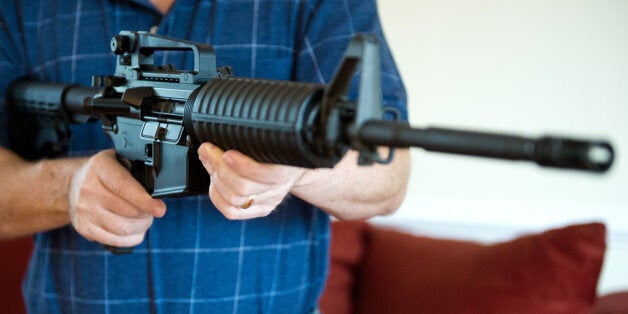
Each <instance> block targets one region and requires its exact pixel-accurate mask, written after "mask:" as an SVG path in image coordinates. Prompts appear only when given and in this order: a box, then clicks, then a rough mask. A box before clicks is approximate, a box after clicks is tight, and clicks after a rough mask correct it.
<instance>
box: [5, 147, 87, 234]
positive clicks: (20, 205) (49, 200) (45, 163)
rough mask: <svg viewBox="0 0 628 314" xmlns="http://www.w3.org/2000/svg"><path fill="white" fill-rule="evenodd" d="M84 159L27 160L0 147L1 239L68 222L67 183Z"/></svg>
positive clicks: (59, 225)
mask: <svg viewBox="0 0 628 314" xmlns="http://www.w3.org/2000/svg"><path fill="white" fill-rule="evenodd" d="M84 162H85V160H83V159H60V160H42V161H38V162H28V161H25V160H23V159H22V158H20V157H19V156H17V155H15V154H14V153H12V152H11V151H9V150H6V149H4V148H0V178H2V180H0V191H2V193H0V239H9V238H16V237H20V236H25V235H30V234H34V233H37V232H40V231H46V230H51V229H54V228H58V227H61V226H64V225H67V224H68V223H69V222H70V216H69V214H68V207H69V206H68V190H69V185H70V184H71V180H72V176H73V174H74V173H75V172H76V170H77V169H78V168H80V166H81V165H82V164H83V163H84Z"/></svg>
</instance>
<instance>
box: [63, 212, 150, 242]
mask: <svg viewBox="0 0 628 314" xmlns="http://www.w3.org/2000/svg"><path fill="white" fill-rule="evenodd" d="M79 211H80V213H79V215H78V216H77V219H78V223H77V224H75V228H79V229H80V224H81V222H90V223H92V224H95V225H97V226H100V227H101V228H102V229H104V230H107V231H108V232H110V233H112V234H116V235H119V236H128V235H133V234H138V233H145V232H146V231H147V230H148V228H150V226H151V224H152V223H153V216H150V215H148V214H144V216H143V217H134V218H129V217H124V216H120V215H118V214H117V213H115V212H113V211H110V210H109V209H107V208H104V207H102V206H91V207H89V208H80V209H79ZM77 225H78V227H77Z"/></svg>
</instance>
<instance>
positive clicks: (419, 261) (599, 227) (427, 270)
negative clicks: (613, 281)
mask: <svg viewBox="0 0 628 314" xmlns="http://www.w3.org/2000/svg"><path fill="white" fill-rule="evenodd" d="M368 245H369V248H368V250H367V252H366V253H365V256H364V267H363V271H362V278H361V280H362V282H361V290H360V295H359V300H360V302H359V312H360V313H589V312H590V311H591V310H592V305H593V302H594V300H595V297H596V285H597V280H598V277H599V274H600V269H601V266H602V261H603V257H604V251H605V247H606V229H605V226H604V225H603V224H601V223H590V224H582V225H573V226H568V227H565V228H561V229H556V230H550V231H547V232H544V233H540V234H534V235H527V236H523V237H520V238H518V239H515V240H512V241H508V242H504V243H499V244H493V245H482V244H479V243H475V242H467V241H454V240H444V239H434V238H428V237H417V236H412V235H409V234H404V233H401V232H397V231H394V230H386V229H379V228H372V230H371V231H370V234H369V244H368ZM332 260H333V257H332ZM332 271H333V270H332Z"/></svg>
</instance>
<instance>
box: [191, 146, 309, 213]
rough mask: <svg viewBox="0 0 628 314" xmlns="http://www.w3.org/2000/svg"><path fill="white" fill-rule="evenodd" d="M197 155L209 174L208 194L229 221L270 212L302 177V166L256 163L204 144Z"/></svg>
mask: <svg viewBox="0 0 628 314" xmlns="http://www.w3.org/2000/svg"><path fill="white" fill-rule="evenodd" d="M198 156H199V159H200V160H201V162H202V163H203V165H204V166H205V169H207V172H208V173H209V175H210V177H211V179H210V180H211V181H210V185H209V197H210V199H211V200H212V202H213V203H214V205H215V206H216V208H218V210H219V211H220V212H221V213H222V214H223V215H224V216H225V217H226V218H227V219H232V220H237V219H251V218H257V217H264V216H267V215H268V214H270V213H271V212H272V211H273V210H274V209H275V207H277V205H279V204H280V203H281V201H282V200H283V199H284V198H285V197H286V195H287V194H288V193H289V192H290V189H291V188H292V186H293V185H294V184H295V183H296V182H297V181H298V180H299V179H300V178H301V176H303V174H304V173H305V169H302V168H297V167H290V166H283V165H273V164H263V163H259V162H257V161H255V160H253V159H251V158H250V157H248V156H245V155H244V154H242V153H240V152H238V151H235V150H229V151H227V152H223V151H222V150H221V149H220V148H219V147H217V146H214V145H212V144H210V143H204V144H202V145H201V147H200V148H199V149H198Z"/></svg>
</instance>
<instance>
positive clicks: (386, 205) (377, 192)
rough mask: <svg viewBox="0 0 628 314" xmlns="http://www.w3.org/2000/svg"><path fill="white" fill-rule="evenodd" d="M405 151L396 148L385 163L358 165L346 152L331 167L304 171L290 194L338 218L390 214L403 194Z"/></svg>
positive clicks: (407, 163) (407, 165) (407, 158)
mask: <svg viewBox="0 0 628 314" xmlns="http://www.w3.org/2000/svg"><path fill="white" fill-rule="evenodd" d="M409 168H410V155H409V153H408V150H402V149H398V150H397V152H396V154H395V159H394V160H393V162H392V163H390V164H388V165H380V164H374V165H371V166H358V164H357V153H356V152H353V151H351V152H349V153H347V155H346V156H345V157H344V158H343V160H342V161H341V162H340V163H338V165H336V167H334V168H333V169H312V170H308V171H306V172H305V174H304V175H303V176H302V177H301V179H300V180H299V181H298V182H297V183H296V184H295V186H294V187H293V188H292V190H291V193H292V194H293V195H295V196H298V197H299V198H301V199H303V200H305V201H307V202H309V203H311V204H314V205H316V206H318V207H320V208H321V209H323V210H324V211H326V212H327V213H329V214H330V215H332V216H334V217H336V218H338V219H347V220H348V219H366V218H370V217H373V216H376V215H385V214H390V213H393V212H394V211H395V210H397V208H398V207H399V206H400V205H401V202H402V201H403V199H404V197H405V193H406V188H407V183H408V176H409V173H410V171H409Z"/></svg>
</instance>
